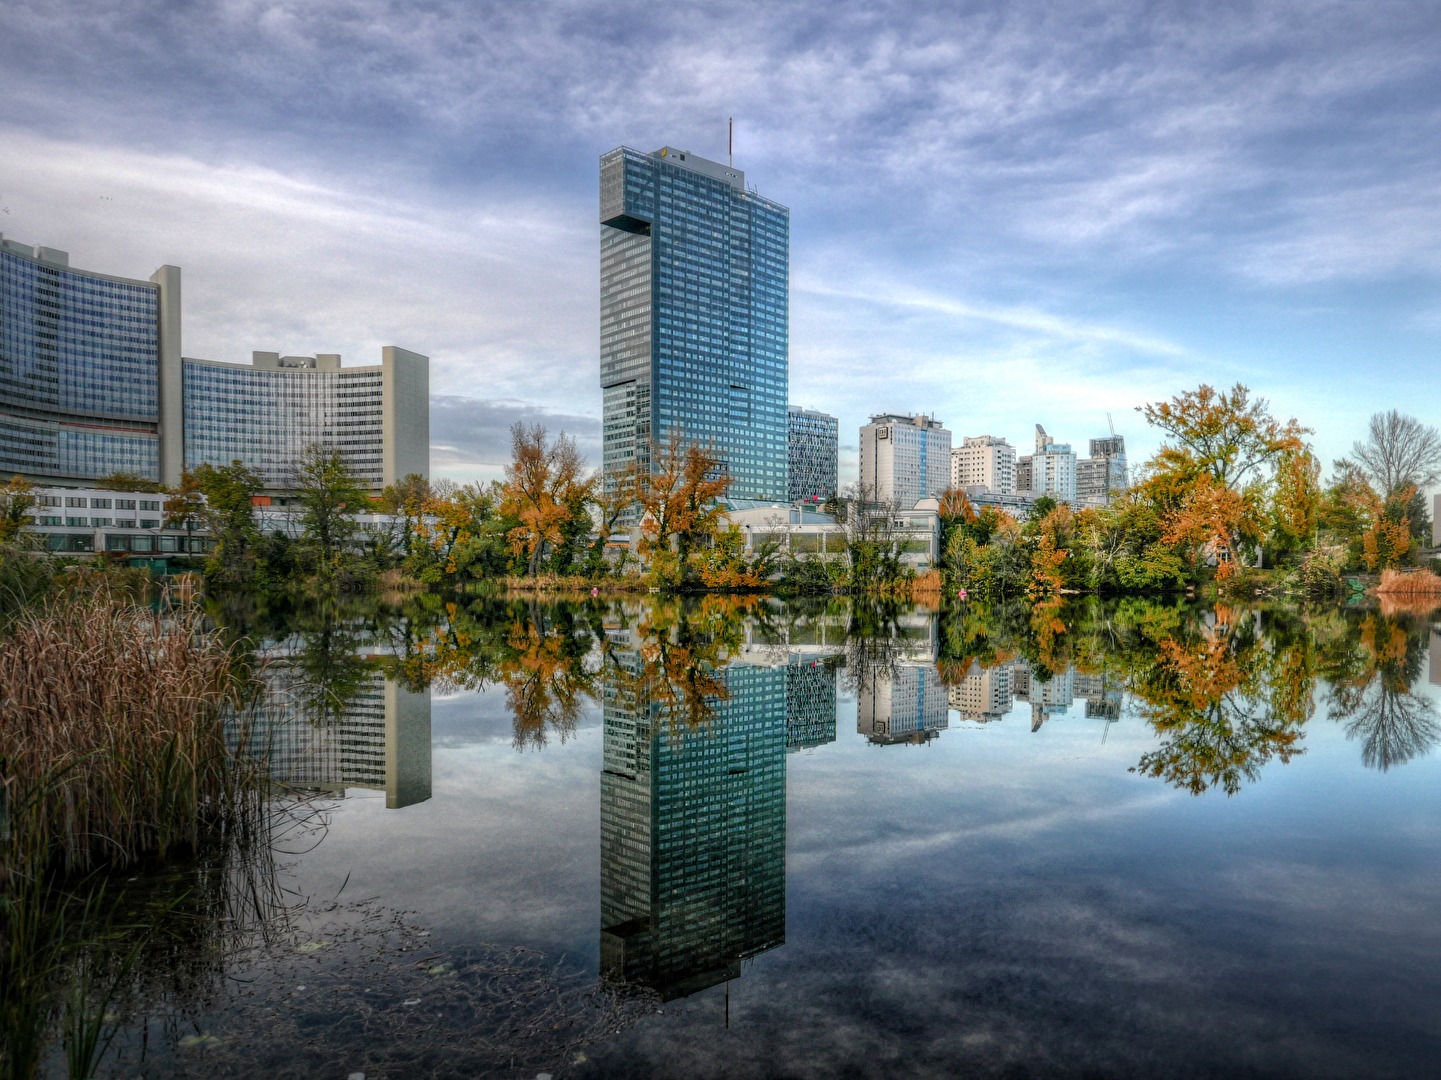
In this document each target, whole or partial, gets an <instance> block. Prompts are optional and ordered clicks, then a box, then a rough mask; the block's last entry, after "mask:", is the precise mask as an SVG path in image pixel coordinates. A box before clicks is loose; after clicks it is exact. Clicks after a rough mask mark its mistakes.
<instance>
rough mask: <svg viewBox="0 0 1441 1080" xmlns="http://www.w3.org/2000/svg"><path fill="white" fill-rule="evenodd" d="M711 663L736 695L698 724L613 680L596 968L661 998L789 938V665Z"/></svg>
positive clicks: (631, 656) (628, 660)
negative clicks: (681, 720)
mask: <svg viewBox="0 0 1441 1080" xmlns="http://www.w3.org/2000/svg"><path fill="white" fill-rule="evenodd" d="M621 662H622V663H623V664H625V665H626V666H627V667H628V668H633V669H638V667H639V665H640V659H639V657H638V655H637V654H635V653H628V654H623V655H622V658H621ZM716 674H717V675H718V676H719V677H720V678H721V679H722V680H723V682H724V683H725V686H726V690H727V692H728V694H729V697H728V698H727V699H726V700H724V701H718V702H715V703H714V705H715V710H716V713H715V716H714V717H713V718H712V719H711V720H710V722H709V723H708V724H706V725H703V726H701V727H699V728H689V727H687V726H686V725H684V724H673V723H668V722H667V718H666V717H665V716H664V715H663V714H662V713H661V710H660V709H659V707H658V706H655V705H652V704H650V703H648V702H645V701H640V702H637V701H635V700H634V699H633V698H632V697H631V696H630V694H629V693H624V692H621V691H620V690H619V689H618V687H616V686H615V685H608V686H607V688H606V695H605V705H604V724H605V728H604V741H605V747H604V762H605V769H604V771H603V772H602V774H601V927H602V931H601V939H602V940H601V967H602V971H603V972H604V973H605V974H607V975H609V976H611V977H613V978H620V979H623V980H624V981H627V982H633V983H639V984H642V985H646V986H650V987H652V988H654V989H655V990H657V991H659V992H660V994H661V995H662V996H663V997H678V996H684V995H685V994H689V993H693V992H695V991H696V990H699V989H701V988H703V987H704V986H708V985H712V984H713V983H715V982H719V981H720V980H721V979H723V978H725V977H727V976H728V974H729V976H730V977H734V975H735V974H738V969H739V964H740V962H741V961H742V960H744V959H747V958H749V957H752V956H755V955H757V954H759V953H762V952H764V951H766V950H767V949H771V948H774V947H775V946H777V945H779V944H781V943H782V942H783V941H784V940H785V835H786V801H785V793H786V763H785V751H786V733H787V725H786V717H787V687H788V683H787V677H786V669H785V668H784V667H775V668H762V667H749V666H745V665H732V666H730V667H727V668H725V669H724V670H723V671H720V672H716ZM832 714H833V710H832ZM832 723H834V721H833V720H832Z"/></svg>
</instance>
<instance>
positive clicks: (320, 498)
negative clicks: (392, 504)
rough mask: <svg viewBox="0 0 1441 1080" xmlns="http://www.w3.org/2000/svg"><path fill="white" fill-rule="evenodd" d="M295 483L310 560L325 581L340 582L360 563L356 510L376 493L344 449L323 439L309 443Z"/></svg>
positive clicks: (303, 543) (362, 508)
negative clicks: (357, 472)
mask: <svg viewBox="0 0 1441 1080" xmlns="http://www.w3.org/2000/svg"><path fill="white" fill-rule="evenodd" d="M292 487H293V490H294V493H295V497H296V499H297V500H298V501H299V503H300V527H301V546H302V551H303V552H304V554H305V556H306V561H307V562H308V564H309V565H310V567H311V568H312V569H313V570H314V572H315V574H316V576H317V578H318V579H319V580H320V581H321V582H322V583H323V584H331V583H334V582H336V581H337V580H338V579H339V578H340V577H342V576H343V575H345V574H348V573H351V572H353V571H354V570H355V569H356V567H355V562H356V560H355V558H354V556H353V554H352V553H351V551H350V544H351V541H352V540H354V538H355V533H356V528H357V526H356V521H355V515H356V514H359V513H363V512H365V511H368V510H369V509H370V505H371V504H370V496H369V494H368V493H367V492H366V490H365V488H364V487H363V486H362V485H361V483H360V480H359V479H358V478H357V477H356V475H355V474H354V473H353V472H351V471H350V467H349V466H348V465H346V463H345V458H344V456H343V455H342V454H341V453H340V451H339V450H333V449H331V450H328V449H326V448H325V447H324V446H321V445H320V444H319V443H311V444H310V445H309V446H307V447H306V448H305V452H304V453H303V454H302V455H301V458H300V462H299V464H298V465H297V466H296V469H295V478H294V481H293V484H292Z"/></svg>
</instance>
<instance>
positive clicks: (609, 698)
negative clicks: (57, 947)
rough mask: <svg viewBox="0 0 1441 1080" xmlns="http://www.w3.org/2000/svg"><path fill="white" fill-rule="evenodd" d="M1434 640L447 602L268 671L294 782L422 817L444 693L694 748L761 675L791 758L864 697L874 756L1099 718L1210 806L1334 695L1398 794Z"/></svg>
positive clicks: (748, 607)
mask: <svg viewBox="0 0 1441 1080" xmlns="http://www.w3.org/2000/svg"><path fill="white" fill-rule="evenodd" d="M1432 637H1433V632H1432V630H1431V628H1430V625H1429V623H1428V622H1427V621H1426V618H1425V617H1424V616H1421V615H1417V614H1414V613H1407V612H1404V611H1398V612H1391V613H1383V612H1381V611H1374V610H1373V611H1354V610H1346V611H1341V610H1336V609H1331V610H1324V611H1314V612H1298V611H1284V612H1283V611H1260V610H1249V609H1244V610H1243V609H1236V608H1229V607H1225V606H1215V607H1205V606H1187V605H1186V604H1184V603H1180V602H1177V603H1170V604H1157V603H1149V602H1144V601H1134V600H1132V601H1124V602H1120V603H1111V604H1106V603H1101V602H1098V601H1086V602H1083V603H1073V604H1069V605H1047V606H1043V607H1042V606H1038V607H1033V608H1029V609H1022V608H992V607H988V606H986V605H967V606H964V607H961V608H958V609H955V610H950V611H947V612H945V613H937V612H933V611H925V610H919V609H911V608H904V607H900V606H897V605H894V604H885V603H856V604H850V603H838V602H830V603H826V604H821V605H813V606H792V607H788V606H785V605H782V604H779V603H777V602H775V601H763V600H758V599H755V598H737V597H724V596H711V597H706V598H703V599H701V600H699V601H686V602H681V601H676V600H667V601H659V600H646V601H644V602H642V601H627V602H625V603H619V604H601V603H591V604H542V603H538V602H535V601H524V602H510V603H496V602H493V601H474V602H471V603H469V604H458V603H451V604H446V605H443V606H442V605H439V604H436V603H434V602H433V601H429V599H428V598H427V600H426V601H425V602H419V603H417V604H415V605H412V606H411V607H410V608H407V609H405V610H404V611H402V612H400V613H391V614H389V615H387V616H381V615H378V614H376V613H371V614H370V615H369V616H366V617H359V618H357V617H344V618H342V617H340V616H337V615H335V614H334V613H333V612H332V613H330V614H328V615H325V616H324V617H320V618H315V619H311V620H310V621H309V622H305V621H301V622H299V623H296V624H294V625H292V626H291V627H289V628H288V632H287V633H284V634H278V633H277V634H273V636H272V637H270V638H268V639H265V641H266V643H265V644H264V645H263V647H262V648H261V650H260V652H261V655H262V657H263V658H264V659H266V660H267V666H266V674H265V676H264V677H265V680H266V684H267V688H268V689H267V693H268V694H269V695H270V701H271V703H272V705H273V710H272V711H273V712H274V714H275V717H276V720H275V723H274V724H273V725H272V730H271V731H270V732H269V733H268V737H269V738H270V739H271V740H273V742H274V744H275V747H276V754H275V762H276V765H275V769H276V775H277V777H278V778H280V779H284V780H286V781H287V782H291V783H294V784H297V785H299V786H305V787H311V788H319V789H323V790H343V789H344V788H347V787H355V786H362V787H372V788H376V789H379V790H384V791H385V792H386V796H387V804H388V805H393V806H405V805H409V804H411V803H414V802H416V801H420V800H423V799H425V798H428V797H429V793H430V766H429V752H428V741H429V724H430V721H429V708H430V703H429V694H430V691H431V688H432V687H435V688H437V689H440V690H445V691H452V692H453V691H458V690H467V689H468V690H481V689H484V688H486V687H498V688H501V689H503V691H504V694H505V698H506V704H507V710H508V712H509V714H510V717H511V721H512V724H513V739H514V744H515V746H516V748H517V749H521V750H535V749H539V748H541V747H543V746H545V745H546V744H547V742H548V740H549V739H551V738H558V739H559V740H560V741H561V742H564V741H566V740H567V739H568V738H569V737H570V736H571V735H572V734H573V733H574V731H575V730H576V727H577V724H578V723H579V722H580V720H581V718H582V717H583V716H584V715H585V713H586V711H587V710H588V709H591V708H594V707H595V706H596V705H597V704H602V703H603V705H604V709H605V715H606V716H607V717H610V716H611V715H616V716H619V715H621V714H634V715H636V716H644V717H645V718H646V723H647V724H650V725H651V726H656V727H662V726H663V727H666V728H667V729H668V730H667V733H666V739H667V740H673V741H674V742H675V745H676V746H677V747H678V746H681V745H683V744H684V742H685V741H686V740H687V739H691V738H693V739H696V740H704V739H708V738H711V737H713V734H712V729H713V728H714V727H715V726H716V725H720V726H721V727H724V726H725V725H726V724H727V723H728V722H729V721H727V720H726V717H727V716H729V715H731V713H730V712H728V711H727V710H728V709H729V710H732V711H733V710H734V709H736V708H739V705H732V704H731V703H732V702H733V700H734V695H735V693H736V692H737V691H736V686H738V685H739V684H740V682H743V681H744V679H745V678H746V677H747V675H746V673H747V672H750V671H756V670H764V671H770V672H773V673H775V675H774V677H775V678H776V679H778V680H779V685H780V689H779V690H778V691H777V692H776V694H775V695H774V696H775V700H776V701H777V702H783V703H784V708H783V709H782V711H781V712H780V713H779V714H778V719H777V724H778V725H779V727H778V730H779V731H780V732H781V735H780V738H781V744H782V747H783V749H788V750H792V751H794V750H801V749H810V750H815V749H817V748H820V747H824V746H826V745H828V744H830V743H832V742H834V741H835V739H836V737H837V733H836V710H835V701H836V693H837V690H838V689H842V688H843V689H844V690H846V691H847V692H848V693H849V694H851V695H854V697H855V699H856V702H857V705H856V710H857V712H856V730H857V732H858V734H859V736H861V737H862V738H864V739H866V740H867V741H868V742H869V743H871V744H873V745H880V746H888V745H897V744H926V743H929V742H932V741H934V740H935V739H937V738H939V737H940V736H941V734H942V733H943V732H947V731H948V730H950V729H951V728H952V722H953V715H952V714H953V713H954V714H955V715H956V717H958V718H959V719H960V720H961V721H965V722H968V723H977V724H990V723H997V722H1001V721H1006V720H1010V721H1011V722H1016V721H1015V719H1012V718H1013V717H1016V714H1017V713H1018V712H1019V713H1020V717H1017V719H1020V722H1022V723H1026V722H1028V723H1029V726H1030V730H1031V731H1033V732H1038V733H1039V732H1040V731H1041V730H1042V729H1043V728H1044V727H1045V726H1046V725H1047V724H1049V723H1054V722H1055V721H1057V720H1060V719H1062V718H1064V717H1066V716H1070V715H1073V714H1074V713H1075V711H1076V709H1077V705H1078V703H1080V702H1084V708H1083V710H1082V711H1083V714H1084V716H1085V717H1086V718H1087V719H1091V720H1103V721H1105V725H1106V726H1105V728H1104V729H1103V730H1102V733H1101V739H1102V741H1104V740H1105V739H1106V737H1107V735H1108V733H1109V730H1110V727H1111V725H1113V724H1116V723H1119V722H1121V721H1122V720H1123V718H1124V717H1127V716H1131V717H1135V718H1137V719H1139V720H1140V721H1142V722H1143V723H1144V724H1145V725H1146V726H1147V727H1148V728H1149V729H1150V731H1151V732H1152V733H1153V734H1154V737H1155V743H1154V745H1153V746H1152V747H1150V748H1149V749H1146V750H1144V751H1143V752H1142V753H1141V754H1140V756H1139V758H1138V759H1136V760H1134V761H1133V762H1132V763H1131V765H1130V767H1131V770H1132V771H1133V772H1135V773H1137V774H1139V775H1143V776H1148V777H1152V778H1154V779H1157V780H1160V781H1162V782H1164V783H1167V784H1170V785H1173V786H1176V787H1178V788H1180V789H1182V790H1185V791H1189V792H1192V793H1194V794H1197V795H1200V794H1204V793H1206V792H1208V791H1221V792H1225V793H1226V794H1228V795H1234V794H1238V793H1239V792H1240V791H1241V790H1242V789H1243V788H1244V787H1245V786H1247V785H1249V784H1252V783H1254V782H1256V781H1257V780H1258V779H1259V778H1260V776H1261V774H1262V771H1263V770H1264V768H1265V767H1266V766H1267V764H1268V763H1271V762H1277V763H1281V764H1285V763H1289V762H1291V761H1293V760H1294V759H1295V758H1297V757H1299V756H1301V755H1303V754H1304V753H1305V734H1306V730H1307V726H1308V725H1309V724H1310V723H1311V722H1312V719H1313V715H1314V713H1315V709H1316V702H1317V700H1318V694H1320V695H1321V699H1322V700H1324V701H1325V702H1326V704H1327V707H1328V711H1329V714H1330V715H1331V716H1332V717H1333V718H1334V719H1336V720H1338V721H1340V722H1341V723H1343V724H1344V725H1345V732H1346V734H1347V736H1348V737H1349V738H1351V739H1352V740H1354V741H1355V742H1357V743H1358V744H1359V747H1360V758H1361V761H1362V762H1363V764H1364V765H1365V766H1366V767H1368V768H1374V769H1378V770H1383V771H1384V770H1387V769H1390V768H1393V767H1396V766H1398V765H1401V764H1403V763H1405V762H1407V761H1410V760H1413V759H1415V758H1416V757H1419V756H1421V755H1424V754H1426V753H1429V752H1430V751H1431V750H1432V749H1434V747H1435V746H1436V745H1437V743H1438V742H1441V720H1438V716H1437V713H1436V710H1435V707H1434V705H1433V704H1432V702H1431V700H1430V698H1429V697H1428V696H1426V695H1425V694H1424V693H1421V692H1419V690H1418V686H1419V685H1420V683H1421V681H1422V678H1423V675H1427V674H1429V675H1430V676H1431V679H1432V681H1433V682H1435V681H1437V680H1438V679H1441V675H1438V671H1441V661H1437V660H1436V659H1435V657H1437V656H1438V655H1441V648H1438V647H1437V646H1436V645H1435V643H1434V642H1433V640H1432ZM1428 652H1429V655H1430V657H1431V658H1432V662H1431V666H1430V668H1429V670H1428V667H1427V656H1428ZM733 683H734V684H735V685H733ZM747 700H749V699H747ZM749 707H750V706H749V705H748V706H747V708H749ZM778 707H779V706H778ZM609 730H610V728H609V727H607V731H608V732H609ZM647 737H649V736H647ZM666 745H667V746H669V745H670V742H669V741H668V742H667V743H666Z"/></svg>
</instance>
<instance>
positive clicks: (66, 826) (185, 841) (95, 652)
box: [0, 587, 263, 876]
mask: <svg viewBox="0 0 1441 1080" xmlns="http://www.w3.org/2000/svg"><path fill="white" fill-rule="evenodd" d="M237 659H238V653H237V652H236V651H234V650H233V648H232V647H231V646H229V645H227V644H226V643H225V642H224V641H223V640H222V638H221V636H220V634H219V632H218V631H216V630H213V629H207V628H206V626H205V624H204V622H203V617H202V613H201V611H200V608H199V607H198V606H197V605H196V604H193V603H192V604H180V605H178V606H174V607H170V606H168V605H166V604H164V603H162V604H161V605H159V606H157V607H155V608H151V607H147V606H144V605H141V604H137V603H135V602H134V601H133V600H131V599H128V598H126V597H124V596H122V595H119V594H117V593H115V592H112V591H111V590H109V589H108V588H105V587H102V588H101V589H100V590H99V591H97V592H95V593H92V594H90V595H88V596H84V597H74V596H70V597H64V596H62V597H57V598H54V599H52V600H51V601H49V602H47V603H45V604H43V605H41V606H40V607H38V608H36V609H33V610H30V611H27V612H25V613H23V614H22V615H21V616H20V617H19V618H18V619H16V620H15V622H14V623H13V624H12V625H11V626H10V628H9V631H8V633H7V635H6V637H5V638H4V640H3V641H0V785H3V798H4V802H5V804H6V805H7V806H8V810H9V814H8V816H9V829H8V834H9V835H8V837H7V838H6V839H5V842H4V843H3V844H0V859H3V862H4V865H3V866H0V876H8V874H9V873H10V872H15V871H19V872H22V873H42V872H44V871H46V870H55V871H59V872H62V873H74V872H77V871H84V870H89V869H91V868H94V867H98V866H105V865H110V866H123V865H126V864H128V863H132V862H135V861H138V860H141V859H144V858H148V857H152V856H159V857H163V856H165V855H166V854H167V853H168V852H169V851H170V850H171V849H173V848H178V847H179V848H190V849H194V848H197V847H198V846H199V845H200V843H201V841H202V834H204V833H205V832H206V831H207V830H208V829H210V828H211V827H213V826H222V827H224V826H226V825H227V824H232V823H234V822H236V821H238V820H243V819H244V818H245V813H244V811H245V810H246V809H247V808H251V809H253V808H254V806H255V804H256V800H258V799H259V798H260V797H261V793H260V785H259V783H258V782H257V781H258V779H259V778H260V777H261V776H262V775H263V773H262V772H261V771H260V770H261V768H262V763H260V762H256V761H250V760H246V759H241V758H238V757H236V756H234V755H232V754H231V752H230V750H229V748H228V746H227V741H226V709H227V707H233V706H238V705H240V704H241V703H242V697H243V695H244V691H245V686H246V681H245V679H244V672H243V668H241V667H240V665H239V664H238V663H237ZM237 812H240V813H239V817H237Z"/></svg>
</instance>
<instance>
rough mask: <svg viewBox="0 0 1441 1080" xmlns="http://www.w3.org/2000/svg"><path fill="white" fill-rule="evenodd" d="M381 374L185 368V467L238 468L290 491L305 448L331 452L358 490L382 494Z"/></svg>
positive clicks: (275, 487) (192, 363) (218, 366)
mask: <svg viewBox="0 0 1441 1080" xmlns="http://www.w3.org/2000/svg"><path fill="white" fill-rule="evenodd" d="M383 396H384V391H383V382H382V372H381V369H380V368H353V369H351V370H349V371H346V370H343V369H342V370H340V371H314V370H309V369H303V368H297V369H288V370H287V369H281V370H278V371H276V370H270V369H265V368H251V367H243V366H241V365H238V364H235V365H231V364H213V363H200V362H196V361H191V360H187V361H185V465H186V468H190V469H193V468H195V467H196V466H197V465H201V464H209V465H214V466H223V465H229V464H230V463H231V462H232V461H241V462H244V464H245V465H246V466H247V467H249V468H251V469H253V470H255V471H256V472H257V473H259V475H260V477H261V479H262V482H263V483H264V485H265V487H266V488H267V489H270V490H284V489H287V488H289V487H290V486H292V483H293V481H294V475H295V468H296V465H297V463H298V462H299V460H300V456H301V454H302V453H303V452H304V451H305V448H306V447H307V446H309V445H311V444H312V443H319V444H320V445H321V446H324V447H325V448H326V449H328V450H338V451H340V453H341V455H342V456H343V457H344V459H345V462H346V464H347V466H348V467H349V468H350V470H351V471H352V472H353V473H354V474H355V475H356V476H357V477H358V478H359V479H360V482H361V483H362V484H365V485H367V486H369V487H370V488H371V490H372V491H379V490H380V488H381V487H383V486H384V482H385V481H384V477H385V462H384V450H385V447H384V401H383Z"/></svg>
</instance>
